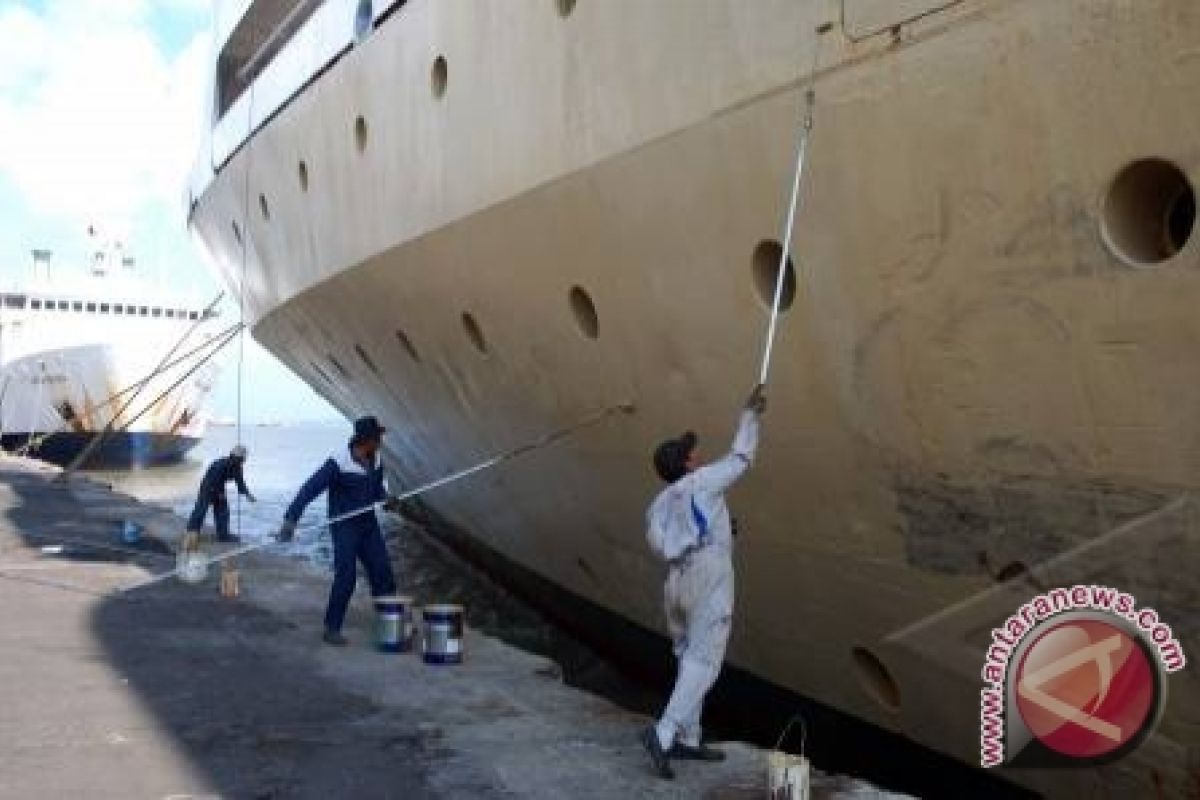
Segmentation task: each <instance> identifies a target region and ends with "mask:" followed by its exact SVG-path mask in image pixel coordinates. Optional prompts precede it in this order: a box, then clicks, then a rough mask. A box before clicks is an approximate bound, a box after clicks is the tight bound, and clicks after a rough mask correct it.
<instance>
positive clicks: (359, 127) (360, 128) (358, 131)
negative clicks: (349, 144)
mask: <svg viewBox="0 0 1200 800" xmlns="http://www.w3.org/2000/svg"><path fill="white" fill-rule="evenodd" d="M354 143H355V144H357V145H358V152H360V153H361V152H363V151H364V150H366V149H367V121H366V120H365V119H363V118H362V117H359V118H358V119H356V120H354Z"/></svg>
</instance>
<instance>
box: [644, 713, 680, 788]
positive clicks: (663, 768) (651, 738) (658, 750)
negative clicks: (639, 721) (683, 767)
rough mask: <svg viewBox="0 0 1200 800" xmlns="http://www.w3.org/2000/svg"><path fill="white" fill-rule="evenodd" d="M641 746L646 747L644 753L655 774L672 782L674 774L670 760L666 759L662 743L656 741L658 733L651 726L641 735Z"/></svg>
mask: <svg viewBox="0 0 1200 800" xmlns="http://www.w3.org/2000/svg"><path fill="white" fill-rule="evenodd" d="M642 744H643V745H645V747H646V752H648V753H649V754H650V763H651V765H653V767H654V772H655V774H657V775H658V777H660V778H664V779H666V780H673V779H674V778H675V772H674V770H672V769H671V759H669V758H667V754H666V752H665V751H664V750H663V749H662V743H661V742H659V741H658V731H656V730H655V729H654V726H653V725H651V726H650V727H649V728H646V732H645V733H644V734H642Z"/></svg>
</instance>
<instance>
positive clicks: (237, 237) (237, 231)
mask: <svg viewBox="0 0 1200 800" xmlns="http://www.w3.org/2000/svg"><path fill="white" fill-rule="evenodd" d="M231 224H232V225H233V239H234V241H236V242H237V243H238V247H241V246H242V228H241V226H240V225H238V224H237V220H236V219H235V220H233V221H232V223H231Z"/></svg>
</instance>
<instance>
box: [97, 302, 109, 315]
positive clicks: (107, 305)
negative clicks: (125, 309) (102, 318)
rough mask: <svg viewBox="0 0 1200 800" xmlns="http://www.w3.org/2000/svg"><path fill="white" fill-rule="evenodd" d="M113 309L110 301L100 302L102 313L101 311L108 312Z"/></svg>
mask: <svg viewBox="0 0 1200 800" xmlns="http://www.w3.org/2000/svg"><path fill="white" fill-rule="evenodd" d="M111 310H112V306H110V305H109V304H108V303H101V304H100V313H101V314H107V313H109V312H110V311H111Z"/></svg>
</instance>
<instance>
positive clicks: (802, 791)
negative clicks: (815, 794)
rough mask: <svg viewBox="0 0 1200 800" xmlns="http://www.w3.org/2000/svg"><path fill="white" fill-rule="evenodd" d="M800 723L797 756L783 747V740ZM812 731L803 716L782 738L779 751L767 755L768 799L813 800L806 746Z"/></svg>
mask: <svg viewBox="0 0 1200 800" xmlns="http://www.w3.org/2000/svg"><path fill="white" fill-rule="evenodd" d="M797 722H799V723H800V755H798V756H797V755H793V754H791V753H789V752H787V751H785V750H781V749H780V748H781V747H782V746H783V740H784V738H785V737H786V736H787V735H788V731H790V730H791V729H792V725H794V724H795V723H797ZM807 738H808V731H807V729H806V728H805V725H804V718H803V717H801V716H800V715H799V714H797V715H796V716H794V717H792V718H791V720H790V721H789V722H788V724H787V725H786V726H785V727H784V729H783V733H782V734H780V735H779V741H777V742H776V743H775V749H774V750H771V751H769V752H768V753H767V797H768V798H770V800H809V798H811V796H812V794H811V792H812V783H811V781H812V766H811V765H810V764H809V762H808V759H807V758H806V757H805V756H804V744H805V740H806V739H807Z"/></svg>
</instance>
